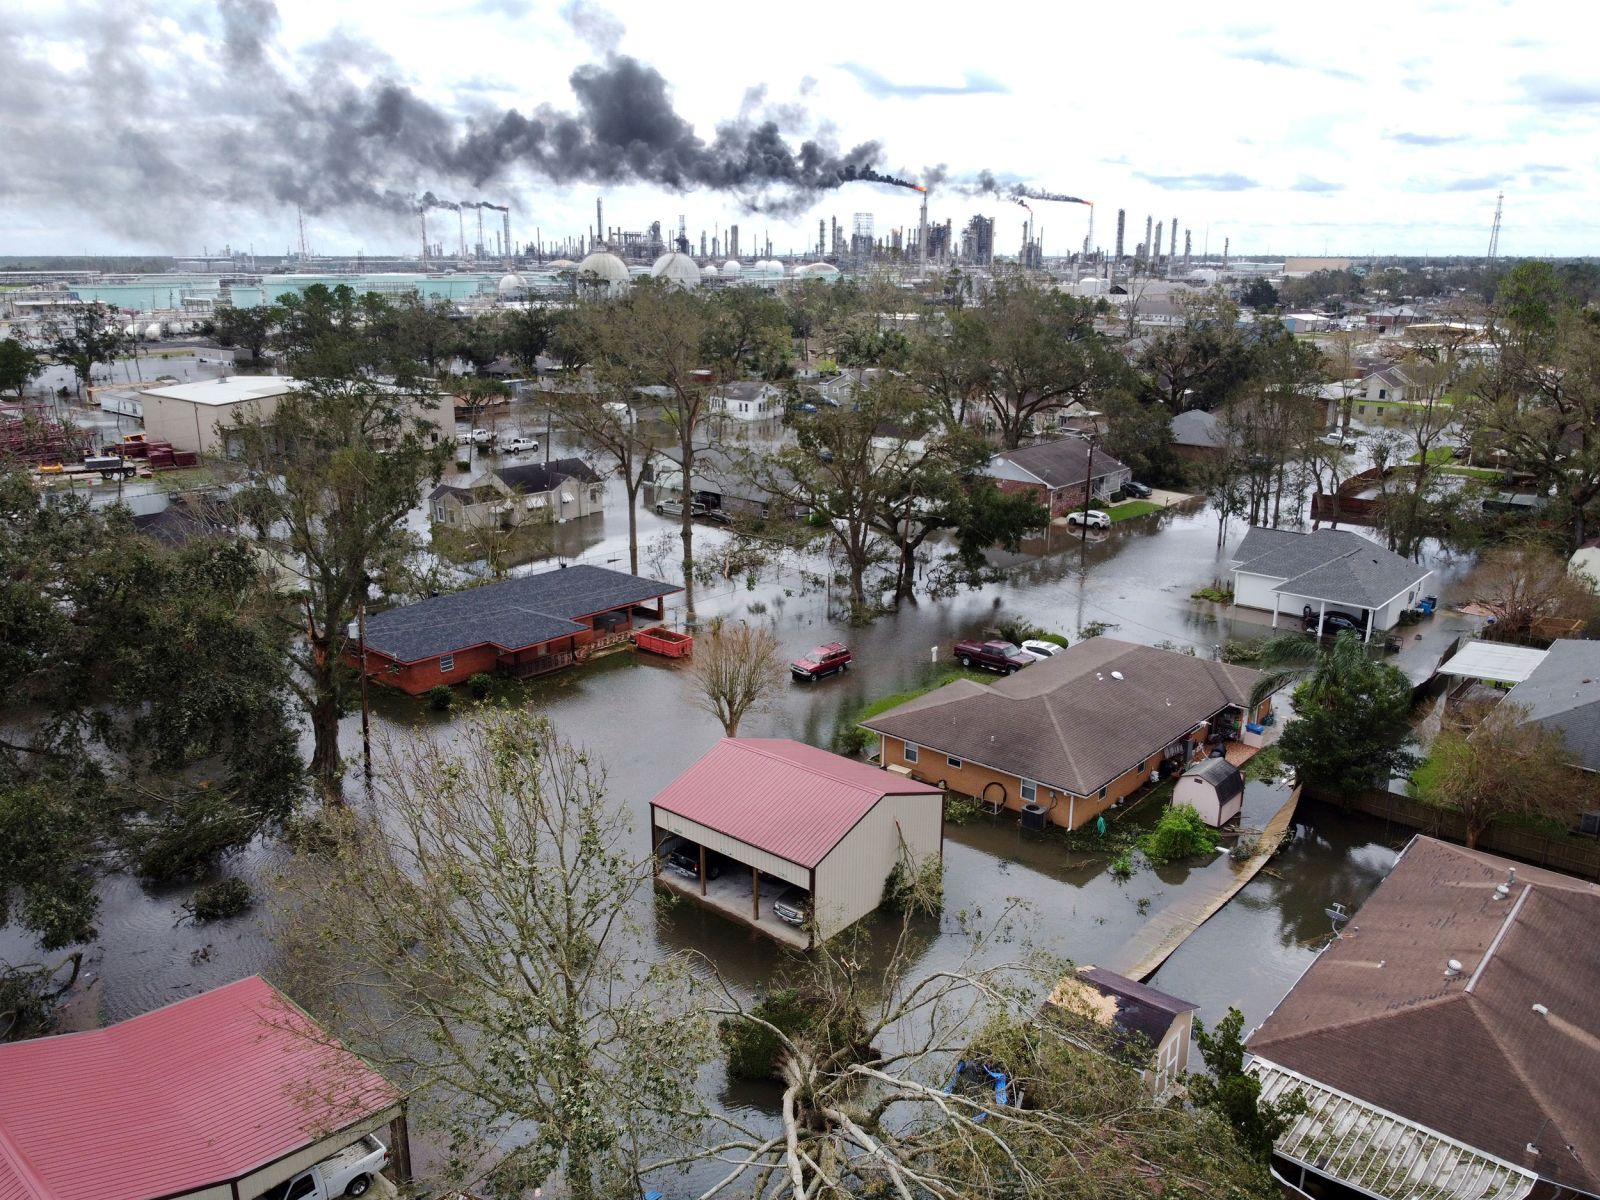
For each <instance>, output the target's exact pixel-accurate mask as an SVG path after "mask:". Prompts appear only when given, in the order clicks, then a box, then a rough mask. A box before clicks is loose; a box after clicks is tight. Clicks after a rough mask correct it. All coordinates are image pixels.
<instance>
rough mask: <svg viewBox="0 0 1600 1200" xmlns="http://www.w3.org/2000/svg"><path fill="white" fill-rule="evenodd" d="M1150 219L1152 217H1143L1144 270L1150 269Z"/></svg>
mask: <svg viewBox="0 0 1600 1200" xmlns="http://www.w3.org/2000/svg"><path fill="white" fill-rule="evenodd" d="M1151 221H1152V219H1151V218H1150V217H1149V216H1146V217H1145V219H1144V244H1143V253H1144V258H1145V270H1146V271H1148V270H1149V269H1150V229H1151Z"/></svg>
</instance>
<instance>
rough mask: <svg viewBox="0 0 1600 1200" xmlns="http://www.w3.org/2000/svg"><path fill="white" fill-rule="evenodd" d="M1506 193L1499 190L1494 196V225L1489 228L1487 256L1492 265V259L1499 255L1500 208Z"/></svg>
mask: <svg viewBox="0 0 1600 1200" xmlns="http://www.w3.org/2000/svg"><path fill="white" fill-rule="evenodd" d="M1505 199H1506V194H1505V193H1504V192H1501V193H1500V194H1499V195H1498V196H1496V197H1495V198H1494V225H1493V226H1491V227H1490V229H1489V257H1488V259H1487V262H1488V264H1489V265H1490V266H1493V265H1494V260H1495V259H1497V258H1499V257H1500V210H1501V208H1502V207H1503V206H1504V204H1505Z"/></svg>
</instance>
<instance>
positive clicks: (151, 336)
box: [144, 321, 161, 342]
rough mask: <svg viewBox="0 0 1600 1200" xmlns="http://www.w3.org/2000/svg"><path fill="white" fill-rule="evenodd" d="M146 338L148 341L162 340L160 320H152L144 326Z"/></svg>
mask: <svg viewBox="0 0 1600 1200" xmlns="http://www.w3.org/2000/svg"><path fill="white" fill-rule="evenodd" d="M144 340H145V341H147V342H159V341H160V340H161V322H160V321H151V322H150V324H148V325H146V326H145V327H144Z"/></svg>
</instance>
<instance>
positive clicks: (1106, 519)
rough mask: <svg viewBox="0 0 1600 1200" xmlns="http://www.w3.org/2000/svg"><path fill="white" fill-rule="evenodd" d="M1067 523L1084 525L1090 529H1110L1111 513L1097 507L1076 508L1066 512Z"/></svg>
mask: <svg viewBox="0 0 1600 1200" xmlns="http://www.w3.org/2000/svg"><path fill="white" fill-rule="evenodd" d="M1067 524H1068V525H1086V526H1088V527H1089V528H1090V529H1110V528H1111V514H1110V513H1106V512H1101V511H1100V510H1099V509H1098V508H1091V509H1089V510H1087V511H1085V510H1083V509H1077V510H1075V511H1073V512H1069V513H1068V514H1067Z"/></svg>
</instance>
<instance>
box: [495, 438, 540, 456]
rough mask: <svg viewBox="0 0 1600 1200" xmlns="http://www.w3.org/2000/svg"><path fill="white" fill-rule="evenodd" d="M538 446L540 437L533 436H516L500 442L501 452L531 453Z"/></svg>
mask: <svg viewBox="0 0 1600 1200" xmlns="http://www.w3.org/2000/svg"><path fill="white" fill-rule="evenodd" d="M538 448H539V441H538V439H537V438H531V437H514V438H511V439H510V440H509V441H505V442H501V443H500V453H501V454H530V453H532V452H533V451H535V450H537V449H538Z"/></svg>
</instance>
